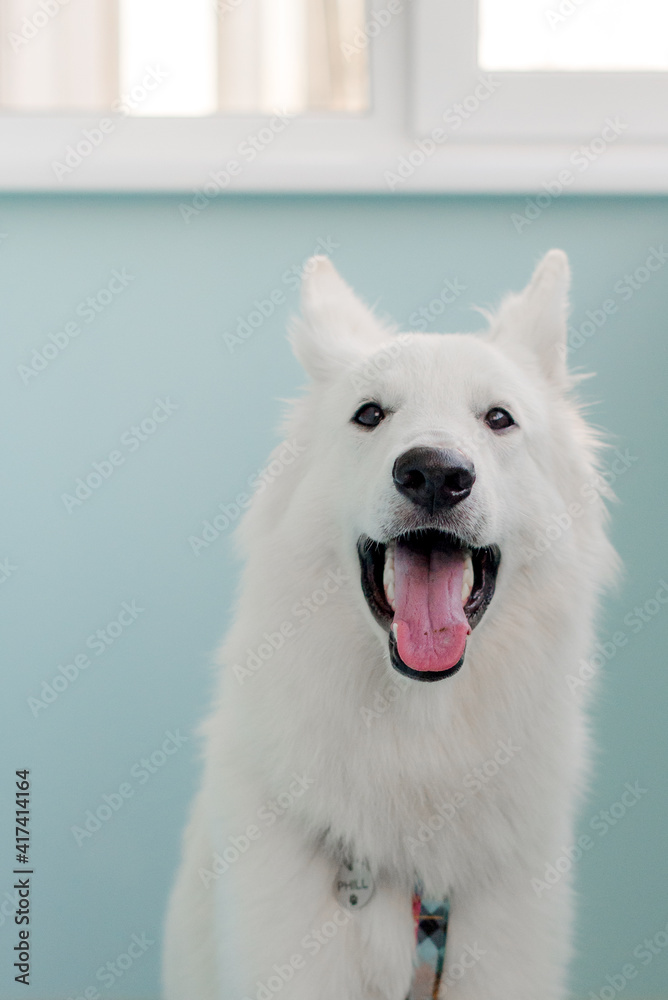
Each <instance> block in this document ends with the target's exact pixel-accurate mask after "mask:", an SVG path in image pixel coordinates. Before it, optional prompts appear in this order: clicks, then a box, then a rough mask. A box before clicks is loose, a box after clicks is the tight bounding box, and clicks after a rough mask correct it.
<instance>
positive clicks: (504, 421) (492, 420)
mask: <svg viewBox="0 0 668 1000" xmlns="http://www.w3.org/2000/svg"><path fill="white" fill-rule="evenodd" d="M485 423H486V424H487V426H488V427H491V429H492V430H493V431H503V430H505V429H506V427H512V426H513V424H514V423H515V421H514V420H513V418H512V417H511V415H510V414H509V413H508V410H504V409H503V407H502V406H494V407H493V408H492V409H491V410H490V411H489V413H488V414H487V416H486V417H485Z"/></svg>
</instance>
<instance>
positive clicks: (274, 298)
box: [223, 236, 341, 354]
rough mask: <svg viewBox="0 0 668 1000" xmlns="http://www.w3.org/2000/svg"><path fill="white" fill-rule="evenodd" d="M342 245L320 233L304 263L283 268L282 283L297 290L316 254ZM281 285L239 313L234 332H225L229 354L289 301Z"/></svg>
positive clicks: (313, 266)
mask: <svg viewBox="0 0 668 1000" xmlns="http://www.w3.org/2000/svg"><path fill="white" fill-rule="evenodd" d="M340 246H341V244H340V243H337V241H336V240H335V239H334V238H333V237H332V236H319V237H318V239H317V241H316V244H315V246H314V248H313V250H312V252H311V253H310V254H308V255H307V256H306V257H305V258H304V259H303V261H302V262H301V264H292V265H291V266H290V267H289V268H287V269H286V270H285V271H283V273H282V275H281V285H285V286H287V287H288V288H289V289H290V290H291V291H297V290H298V289H299V287H300V285H301V283H302V280H303V278H304V276H305V275H307V274H311V273H312V271H314V270H315V268H316V267H317V261H315V260H314V259H313V258H314V257H315V256H316V255H317V256H320V257H322V256H325V257H331V255H332V254H333V253H334V251H335V250H338V249H339V248H340ZM281 285H278V286H276V287H274V288H272V289H271V291H270V292H267V293H266V294H265V295H263V296H262V298H259V299H255V301H254V302H253V308H252V309H251V310H250V311H249V312H248V313H246V314H245V315H243V316H237V319H236V326H235V328H234V332H233V333H230V332H228V331H226V332H224V333H223V343H224V344H225V347H226V348H227V349H228V351H229V352H230V354H234V352H235V351H236V349H237V348H238V347H241V345H242V344H245V343H246V341H247V340H250V338H251V337H252V336H253V334H254V333H255V332H256V331H257V330H259V328H260V327H261V326H262V325H263V324H264V322H265V320H267V319H269V317H270V316H273V314H274V313H275V311H276V307H277V306H282V305H284V304H285V303H286V302H287V296H286V293H285V291H284V290H283V288H282V287H281Z"/></svg>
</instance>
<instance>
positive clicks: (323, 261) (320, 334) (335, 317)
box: [290, 256, 391, 381]
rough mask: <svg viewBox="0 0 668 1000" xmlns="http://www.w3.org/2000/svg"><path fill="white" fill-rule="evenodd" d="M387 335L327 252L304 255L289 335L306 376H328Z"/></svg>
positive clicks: (370, 348) (322, 377)
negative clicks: (298, 313) (297, 310)
mask: <svg viewBox="0 0 668 1000" xmlns="http://www.w3.org/2000/svg"><path fill="white" fill-rule="evenodd" d="M390 336H391V332H390V331H389V330H387V329H385V327H384V326H383V325H382V323H381V322H380V321H379V320H378V319H377V318H376V316H374V314H373V313H372V311H371V310H370V309H369V308H368V307H367V306H365V305H364V303H363V302H362V301H361V300H360V299H358V298H357V296H356V295H355V293H354V292H353V290H352V289H351V288H350V287H349V286H348V285H347V284H346V283H345V281H344V280H343V278H342V277H341V276H340V274H339V273H338V271H337V270H336V268H335V267H334V265H333V264H332V263H331V261H330V260H329V258H328V257H321V256H318V257H311V258H310V260H307V262H306V264H305V265H304V271H303V277H302V299H301V317H300V318H299V319H297V320H295V321H294V322H293V323H292V326H291V330H290V340H291V343H292V348H293V350H294V352H295V355H296V356H297V360H298V361H300V362H301V364H302V365H303V367H304V368H305V369H306V371H307V373H308V374H309V375H310V376H311V377H312V378H314V379H317V380H319V381H324V380H326V379H328V378H330V377H331V376H332V375H334V374H336V373H337V371H340V370H341V369H342V368H345V367H348V366H349V365H350V364H351V363H354V362H355V361H356V360H359V359H360V358H362V357H364V355H365V354H368V353H369V352H370V351H372V350H374V349H375V348H376V347H378V346H379V345H380V344H381V343H383V341H385V340H387V339H388V338H389V337H390Z"/></svg>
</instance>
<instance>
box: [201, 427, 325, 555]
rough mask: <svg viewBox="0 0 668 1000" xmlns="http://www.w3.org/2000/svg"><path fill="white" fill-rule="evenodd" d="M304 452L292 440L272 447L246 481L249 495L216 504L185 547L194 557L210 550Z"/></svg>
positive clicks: (240, 494)
mask: <svg viewBox="0 0 668 1000" xmlns="http://www.w3.org/2000/svg"><path fill="white" fill-rule="evenodd" d="M305 451H306V446H305V445H302V444H299V442H298V441H297V440H296V439H295V438H293V439H292V440H290V441H284V442H283V444H282V445H279V446H278V448H275V449H274V452H273V454H272V457H271V458H270V459H269V461H268V462H267V464H266V465H264V466H263V467H262V468H261V469H258V470H257V472H253V473H252V474H251V475H250V476H249V477H248V479H247V480H246V481H247V483H248V485H249V487H250V492H249V493H237V495H236V496H235V497H234V500H232V501H230V502H229V503H219V504H218V508H217V512H216V513H215V514H214V515H213V516H212V517H211V518H210V519H207V520H206V521H203V522H202V528H201V532H200V534H199V535H189V536H188V544H189V545H190V548H191V549H192V552H193V555H196V556H198V555H199V554H200V552H201V551H202V549H208V548H210V547H211V545H213V543H214V542H215V541H217V540H218V539H219V538H220V536H221V535H222V534H223V533H224V532H225V531H227V529H228V528H229V527H231V525H233V524H234V523H235V522H236V521H237V520H238V519H239V518H240V517H241V515H242V513H243V512H244V511H245V510H247V509H248V508H249V507H250V505H251V501H252V499H253V497H254V496H256V495H257V494H259V493H262V492H263V491H264V490H266V488H267V487H268V486H270V485H271V484H272V483H273V482H274V481H275V480H276V479H278V478H279V476H281V475H282V474H283V473H284V472H285V470H286V469H287V468H288V467H289V466H291V465H292V464H293V463H294V462H295V460H296V459H297V458H298V457H299V456H300V455H302V454H303V453H304V452H305Z"/></svg>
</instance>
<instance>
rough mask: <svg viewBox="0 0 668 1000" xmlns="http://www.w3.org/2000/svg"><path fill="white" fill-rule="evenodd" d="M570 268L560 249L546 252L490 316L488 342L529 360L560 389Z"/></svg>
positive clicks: (563, 382)
mask: <svg viewBox="0 0 668 1000" xmlns="http://www.w3.org/2000/svg"><path fill="white" fill-rule="evenodd" d="M569 288H570V267H569V266H568V257H567V256H566V254H565V253H564V251H563V250H549V251H548V253H546V254H545V256H544V257H543V259H542V260H541V261H540V263H539V264H538V266H537V268H536V270H535V271H534V273H533V276H532V278H531V281H530V282H529V284H528V285H527V287H526V288H525V289H524V291H523V292H521V293H520V294H519V295H509V296H508V297H507V298H506V299H504V301H503V302H502V303H501V307H500V309H499V311H498V313H497V315H496V316H495V317H494V320H493V322H492V327H491V333H490V339H491V340H492V341H493V342H495V343H497V344H498V345H499V346H500V347H503V348H504V349H507V350H508V352H509V353H511V354H512V353H514V354H516V355H518V354H519V355H520V358H521V357H524V358H527V357H529V358H533V359H534V360H535V361H537V362H538V365H539V368H540V369H541V371H542V372H543V374H544V375H545V377H546V378H547V379H548V380H549V381H550V382H552V383H554V384H555V385H557V386H558V387H560V388H564V387H565V386H566V385H567V383H568V373H567V368H566V339H567V326H568V309H569V304H568V292H569Z"/></svg>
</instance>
